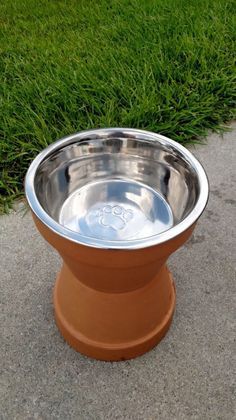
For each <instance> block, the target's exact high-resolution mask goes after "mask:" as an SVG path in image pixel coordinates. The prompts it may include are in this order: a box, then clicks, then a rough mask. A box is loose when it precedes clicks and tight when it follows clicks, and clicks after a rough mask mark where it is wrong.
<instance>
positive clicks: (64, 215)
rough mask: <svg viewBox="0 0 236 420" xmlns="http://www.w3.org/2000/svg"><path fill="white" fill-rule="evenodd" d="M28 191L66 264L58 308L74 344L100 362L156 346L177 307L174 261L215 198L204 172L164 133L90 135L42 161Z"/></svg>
mask: <svg viewBox="0 0 236 420" xmlns="http://www.w3.org/2000/svg"><path fill="white" fill-rule="evenodd" d="M25 189H26V197H27V199H28V202H29V205H30V207H31V210H32V213H33V217H34V221H35V224H36V226H37V228H38V230H39V232H40V233H41V235H42V236H43V237H44V238H45V239H46V240H47V241H48V242H49V243H50V244H51V245H52V246H53V247H54V248H55V249H56V250H57V251H58V252H59V254H60V255H61V257H62V259H63V266H62V269H61V271H60V273H59V274H58V277H57V280H56V285H55V288H54V307H55V318H56V322H57V325H58V327H59V329H60V331H61V333H62V335H63V336H64V338H65V339H66V341H67V342H68V343H69V344H70V345H71V346H73V347H74V348H75V349H76V350H78V351H79V352H81V353H84V354H86V355H88V356H91V357H94V358H96V359H101V360H125V359H129V358H133V357H136V356H138V355H141V354H142V353H145V352H146V351H148V350H149V349H151V348H152V347H153V346H155V345H156V344H157V343H158V342H159V341H160V340H161V339H162V337H163V336H164V335H165V333H166V332H167V330H168V328H169V326H170V323H171V319H172V316H173V312H174V308H175V287H174V283H173V279H172V276H171V274H170V272H169V271H168V268H167V266H166V261H167V259H168V257H169V255H170V254H172V253H173V252H174V251H175V250H177V249H178V248H179V247H180V246H181V245H183V244H184V242H185V241H186V240H187V239H188V238H189V237H190V235H191V233H192V231H193V229H194V227H195V224H196V221H197V219H198V218H199V216H200V215H201V213H202V212H203V210H204V208H205V206H206V203H207V199H208V181H207V177H206V174H205V172H204V170H203V168H202V166H201V165H200V163H199V162H198V161H197V160H196V159H195V158H194V156H193V155H192V154H191V153H190V152H189V151H188V150H187V149H185V148H184V147H182V146H181V145H180V144H178V143H176V142H174V141H172V140H170V139H168V138H166V137H163V136H161V135H158V134H154V133H150V132H146V131H141V130H133V129H126V128H124V129H123V128H111V129H99V130H90V131H84V132H80V133H77V134H74V135H72V136H69V137H66V138H64V139H62V140H59V141H57V142H56V143H54V144H52V145H51V146H49V147H48V148H46V149H45V150H44V151H43V152H42V153H40V154H39V155H38V156H37V157H36V159H35V160H34V161H33V163H32V164H31V166H30V168H29V170H28V172H27V175H26V182H25Z"/></svg>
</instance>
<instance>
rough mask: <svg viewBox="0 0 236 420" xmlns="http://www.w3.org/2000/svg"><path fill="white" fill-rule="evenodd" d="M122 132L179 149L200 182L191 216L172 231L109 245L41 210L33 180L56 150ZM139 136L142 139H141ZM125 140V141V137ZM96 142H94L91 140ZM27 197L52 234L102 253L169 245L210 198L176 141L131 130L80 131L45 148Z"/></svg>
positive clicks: (203, 178) (201, 173)
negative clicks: (79, 231)
mask: <svg viewBox="0 0 236 420" xmlns="http://www.w3.org/2000/svg"><path fill="white" fill-rule="evenodd" d="M121 132H122V134H123V135H125V136H127V137H128V136H137V137H135V140H137V141H143V140H144V141H147V140H148V141H158V142H159V144H162V145H164V146H166V145H168V146H172V147H173V148H174V149H176V150H177V151H178V152H180V154H182V155H183V157H184V158H185V159H186V160H187V161H188V163H189V164H190V165H191V167H192V168H193V169H194V170H195V172H196V174H197V177H198V180H199V187H200V192H199V197H198V200H197V202H196V205H195V206H194V208H193V209H192V210H191V212H190V213H189V214H188V215H187V216H186V217H185V218H184V219H183V220H182V221H181V222H179V223H178V224H176V225H174V226H173V227H171V228H170V229H168V230H166V231H164V232H162V233H160V234H155V235H153V236H149V237H146V238H141V239H132V240H122V241H108V240H103V239H97V238H92V237H88V236H84V235H81V234H80V233H78V232H74V231H72V230H70V229H68V228H66V227H64V226H62V225H61V224H59V223H58V222H56V221H55V220H54V219H53V218H52V217H51V216H49V214H48V213H47V212H46V211H45V210H44V209H43V207H42V206H41V204H40V202H39V200H38V198H37V195H36V192H35V188H34V180H35V175H36V172H37V169H38V168H39V165H40V164H41V163H42V162H43V161H44V160H45V159H46V158H47V157H49V156H50V155H51V154H52V153H54V152H56V151H57V150H59V149H61V148H63V147H65V146H67V145H69V144H72V143H73V142H78V141H83V140H85V139H87V140H88V137H89V136H91V135H92V136H95V135H96V134H98V135H99V138H96V137H94V140H97V141H99V140H101V139H103V138H109V135H115V134H116V133H117V136H118V137H119V135H120V133H121ZM138 135H140V136H142V138H139V137H138ZM124 138H125V137H124ZM92 140H93V138H92ZM25 194H26V198H27V201H28V203H29V206H30V208H31V210H32V212H33V213H34V214H35V215H36V216H37V217H38V219H39V220H40V221H41V222H42V223H43V224H44V225H46V226H47V227H48V228H49V229H50V230H52V231H53V232H54V233H56V234H58V235H59V236H61V237H63V238H65V239H67V240H70V241H72V242H75V243H77V244H80V245H84V246H88V247H93V248H102V249H123V250H126V249H127V250H128V249H142V248H147V247H150V246H155V245H158V244H162V243H164V242H167V241H169V240H171V239H174V238H175V237H177V236H179V235H180V234H181V233H183V232H184V231H186V230H187V229H188V228H190V227H191V226H192V225H193V224H194V223H195V222H196V221H197V220H198V218H199V217H200V216H201V214H202V212H203V211H204V209H205V207H206V205H207V201H208V197H209V182H208V178H207V175H206V173H205V170H204V169H203V167H202V165H201V164H200V162H199V161H198V160H197V159H196V158H195V156H194V155H193V154H192V153H191V152H190V151H189V150H188V149H186V148H185V147H184V146H182V145H181V144H179V143H177V142H176V141H174V140H171V139H169V138H168V137H165V136H163V135H161V134H157V133H154V132H151V131H145V130H138V129H132V128H100V129H93V130H85V131H80V132H78V133H74V134H72V135H69V136H66V137H63V138H61V139H59V140H57V141H55V142H54V143H52V144H51V145H49V146H48V147H46V148H45V149H44V150H43V151H42V152H41V153H39V154H38V155H37V156H36V158H35V159H34V160H33V161H32V163H31V165H30V167H29V169H28V171H27V173H26V177H25Z"/></svg>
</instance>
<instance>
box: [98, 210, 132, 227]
mask: <svg viewBox="0 0 236 420" xmlns="http://www.w3.org/2000/svg"><path fill="white" fill-rule="evenodd" d="M132 218H133V211H132V210H131V209H127V210H126V209H124V208H123V207H121V206H117V205H116V206H110V205H106V206H104V207H103V208H102V209H101V210H100V212H99V223H100V224H101V225H102V226H106V227H110V228H112V229H114V230H121V229H124V228H125V226H126V224H127V223H128V222H129V221H130V220H131V219H132Z"/></svg>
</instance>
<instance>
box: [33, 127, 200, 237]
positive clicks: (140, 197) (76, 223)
mask: <svg viewBox="0 0 236 420" xmlns="http://www.w3.org/2000/svg"><path fill="white" fill-rule="evenodd" d="M34 188H35V193H36V196H37V199H38V201H39V203H40V205H41V206H42V207H43V209H44V210H45V212H46V213H47V214H48V215H49V216H50V217H51V218H53V219H54V220H55V221H56V222H58V223H59V224H60V225H62V226H64V227H66V228H68V229H70V230H71V231H74V232H78V233H80V234H81V235H84V236H87V237H92V238H95V239H96V238H98V239H105V240H111V241H120V240H132V239H133V238H135V239H142V238H147V237H149V236H152V235H156V234H160V233H162V232H164V231H166V230H168V229H171V228H172V227H173V226H175V225H177V224H179V223H180V222H181V221H182V220H184V219H185V218H186V217H187V216H188V214H189V213H190V212H191V211H192V210H193V208H194V207H195V205H196V202H197V200H198V197H199V191H200V182H199V177H198V174H197V171H196V169H195V168H194V166H193V165H192V164H191V162H190V161H189V159H188V157H186V156H185V154H184V153H182V152H181V151H180V150H178V149H177V148H175V147H174V146H173V143H171V144H165V143H163V142H161V141H160V142H159V141H158V140H155V141H153V140H152V141H151V140H145V139H137V138H132V137H131V138H130V137H125V138H123V137H119V136H118V135H117V136H113V137H109V136H108V137H106V138H99V139H93V138H92V139H84V140H80V141H76V139H75V140H73V141H72V142H71V143H69V144H66V145H65V146H63V147H59V148H58V149H57V150H55V151H53V152H52V153H50V154H49V155H48V156H46V157H45V158H44V160H43V161H42V162H41V163H40V164H39V166H38V168H37V170H36V174H35V178H34Z"/></svg>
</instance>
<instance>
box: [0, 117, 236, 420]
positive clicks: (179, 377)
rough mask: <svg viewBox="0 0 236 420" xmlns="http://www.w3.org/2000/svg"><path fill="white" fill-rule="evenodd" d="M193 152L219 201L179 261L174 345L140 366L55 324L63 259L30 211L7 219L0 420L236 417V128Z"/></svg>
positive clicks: (0, 224) (175, 264)
mask: <svg viewBox="0 0 236 420" xmlns="http://www.w3.org/2000/svg"><path fill="white" fill-rule="evenodd" d="M233 128H234V130H233V131H232V132H231V133H227V134H225V135H224V138H222V137H221V136H218V135H211V136H209V138H208V142H207V144H206V145H201V146H196V147H194V148H192V150H193V152H194V153H195V155H196V156H197V157H198V158H199V159H200V160H201V162H202V163H203V164H204V166H205V168H206V171H207V173H208V176H209V180H210V185H211V195H210V200H209V203H208V206H207V209H206V211H205V213H204V215H203V216H202V218H201V219H200V221H199V224H198V226H197V229H196V231H195V234H194V236H193V238H192V239H191V240H190V241H189V242H188V244H187V245H186V246H184V247H183V248H182V249H181V250H180V251H179V252H177V253H176V254H175V255H174V256H172V258H171V259H170V264H169V265H170V268H171V269H172V271H173V274H174V278H175V281H176V287H177V308H176V313H175V317H174V321H173V324H172V327H171V329H170V331H169V333H168V334H167V336H166V337H165V339H164V340H163V341H162V342H161V343H160V344H159V345H158V346H157V347H156V348H155V349H154V350H152V351H151V352H149V353H148V354H146V355H144V356H142V357H140V358H137V359H135V360H131V361H127V362H119V363H106V362H98V361H94V360H90V359H88V358H86V357H84V356H81V355H80V354H79V353H76V352H75V351H74V350H72V349H71V348H70V347H69V346H68V345H67V344H66V343H65V342H64V340H63V338H62V337H61V336H60V334H59V332H58V330H57V328H56V326H55V323H54V319H53V307H52V299H51V292H52V287H53V283H54V279H55V275H56V273H57V271H58V269H59V267H60V260H59V258H58V256H57V255H56V254H55V253H54V251H53V250H52V249H51V248H50V247H49V246H48V245H47V244H46V243H45V242H44V241H43V240H42V239H41V237H40V236H39V234H38V233H37V232H36V230H35V228H34V225H33V223H32V220H31V218H30V215H29V214H28V215H26V216H25V217H24V218H22V217H21V215H20V214H17V213H12V214H11V215H9V216H2V217H1V218H0V244H1V248H0V253H1V255H0V280H1V282H0V287H1V385H0V386H1V415H0V416H1V417H0V418H1V419H4V420H5V419H7V420H11V419H24V420H25V419H43V420H46V419H62V420H67V419H82V420H83V419H84V420H90V419H94V420H100V419H109V420H110V419H111V420H112V419H134V420H139V419H142V420H143V419H144V420H153V419H157V420H163V419H166V420H172V419H178V420H184V419H187V420H189V419H199V420H205V419H213V420H216V419H220V420H233V419H236V403H235V394H234V392H235V379H236V372H235V368H236V363H235V362H236V360H235V352H236V346H235V308H236V305H235V295H236V294H235V267H236V253H235V249H236V238H235V236H236V224H235V216H236V211H235V208H236V207H235V206H236V169H235V162H236V143H235V138H236V124H233Z"/></svg>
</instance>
